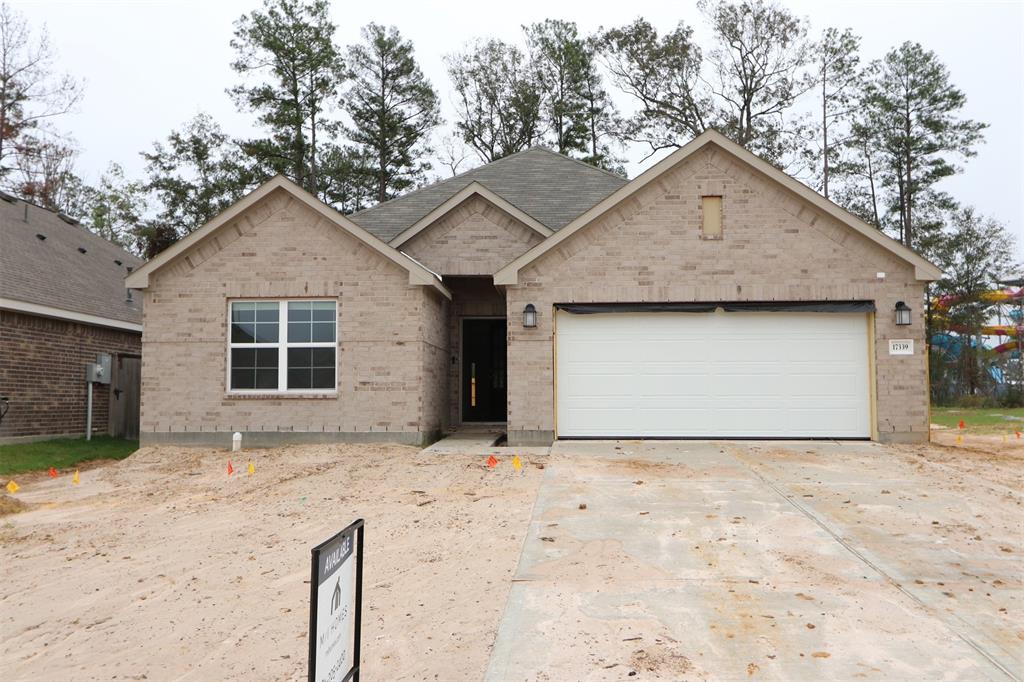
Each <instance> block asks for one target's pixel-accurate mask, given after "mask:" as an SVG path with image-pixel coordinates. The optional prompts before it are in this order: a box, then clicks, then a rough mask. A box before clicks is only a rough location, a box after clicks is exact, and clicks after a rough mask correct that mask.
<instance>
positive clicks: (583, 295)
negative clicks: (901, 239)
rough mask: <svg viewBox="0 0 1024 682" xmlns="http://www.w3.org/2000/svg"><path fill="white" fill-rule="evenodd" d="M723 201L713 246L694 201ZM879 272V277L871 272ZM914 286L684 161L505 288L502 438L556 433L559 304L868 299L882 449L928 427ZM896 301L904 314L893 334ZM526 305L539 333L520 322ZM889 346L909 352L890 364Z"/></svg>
mask: <svg viewBox="0 0 1024 682" xmlns="http://www.w3.org/2000/svg"><path fill="white" fill-rule="evenodd" d="M702 195H722V196H723V197H724V200H723V239H722V240H702V239H700V197H701V196H702ZM878 272H885V273H886V278H885V279H884V280H882V279H878V278H877V277H876V273H878ZM923 295H924V292H923V283H922V282H918V281H916V280H915V279H914V272H913V268H912V266H910V265H909V264H907V263H906V262H904V261H902V260H900V259H898V258H897V257H895V256H894V255H892V254H891V253H890V252H888V251H887V250H885V249H883V248H882V247H880V246H878V245H877V244H875V243H873V242H872V241H870V240H868V239H867V238H865V237H863V236H861V235H858V234H856V233H855V232H854V231H853V230H851V229H850V228H848V227H846V226H844V225H842V224H841V223H839V222H838V221H836V220H835V219H833V218H831V217H828V216H826V215H825V214H824V213H822V212H820V211H819V210H817V209H815V208H814V207H813V206H812V205H810V204H808V203H807V202H805V201H803V200H802V199H800V198H799V197H797V196H796V195H794V194H792V193H790V192H788V191H787V190H785V189H784V188H783V187H782V186H781V185H779V184H777V183H775V182H774V181H772V180H770V179H769V178H767V177H766V176H763V175H761V174H760V173H757V172H756V171H754V170H753V169H751V168H750V167H749V166H747V165H746V164H744V163H743V162H741V161H739V160H737V159H735V158H734V157H732V156H731V155H729V154H728V153H726V152H724V151H722V150H719V149H717V148H715V147H713V146H712V147H709V148H707V149H705V150H704V151H701V152H699V153H697V154H695V155H694V156H692V157H690V158H688V159H685V160H684V161H682V162H681V163H680V165H678V166H677V167H675V168H674V169H672V170H671V171H669V172H667V173H666V174H664V175H662V176H661V177H660V178H659V179H657V180H655V181H654V182H652V183H651V184H650V185H648V186H647V187H645V188H644V189H642V190H641V191H640V192H638V193H637V194H636V195H634V196H633V197H632V198H630V199H629V200H627V201H626V202H624V203H623V204H620V205H619V206H618V207H616V208H615V209H614V210H612V211H610V212H609V213H607V214H606V215H604V216H602V217H601V218H600V219H598V220H597V221H596V222H594V223H593V224H591V225H589V226H587V227H585V228H584V229H582V230H581V231H579V232H578V233H576V234H575V235H573V237H572V238H570V239H567V240H566V241H565V242H564V243H563V244H561V245H560V246H558V247H557V248H555V249H553V250H551V251H549V252H548V253H547V254H545V255H544V256H543V257H541V258H540V259H539V260H538V261H536V262H535V263H533V264H531V265H529V266H528V267H526V268H525V269H524V270H523V271H521V272H520V274H519V282H518V284H517V285H516V286H510V287H508V291H507V309H508V318H509V320H510V321H511V323H510V324H509V351H508V357H509V369H508V372H509V424H508V428H509V433H510V442H513V441H514V440H515V438H514V437H513V435H512V434H519V437H521V438H523V439H525V438H527V437H529V436H530V434H533V435H535V436H536V435H543V434H544V433H545V432H552V431H554V429H555V423H554V387H553V376H554V372H553V369H554V357H553V350H552V347H553V344H552V322H553V312H554V311H553V305H554V304H555V303H567V302H640V301H770V300H791V301H799V300H814V301H818V300H872V301H874V302H875V304H876V306H877V308H878V314H877V315H876V324H875V329H876V332H875V364H876V368H877V370H876V380H877V382H876V383H877V415H878V419H877V429H878V431H879V436H880V438H881V439H883V440H894V439H924V438H926V437H927V428H928V398H927V386H926V368H925V356H924V352H925V347H924V320H923V317H922V315H921V301H922V298H923ZM898 300H903V301H906V302H907V303H908V304H909V305H910V306H911V307H913V308H914V321H913V324H912V325H911V326H910V327H900V328H897V327H896V326H895V323H894V315H893V312H892V311H893V307H894V305H895V303H896V301H898ZM527 303H533V304H534V305H535V306H536V307H537V309H538V310H539V311H540V317H539V321H538V326H537V328H536V329H524V328H523V327H522V323H521V321H520V320H519V318H518V317H517V316H518V315H521V311H522V309H523V307H524V306H525V305H526V304H527ZM890 338H912V339H914V340H915V347H914V352H915V355H913V356H911V357H907V356H894V357H891V356H889V355H888V343H887V340H888V339H890Z"/></svg>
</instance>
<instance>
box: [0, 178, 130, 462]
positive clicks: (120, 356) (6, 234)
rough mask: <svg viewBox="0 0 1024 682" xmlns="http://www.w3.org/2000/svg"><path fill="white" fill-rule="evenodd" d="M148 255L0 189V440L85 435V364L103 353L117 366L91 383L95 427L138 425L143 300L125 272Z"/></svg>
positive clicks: (124, 432)
mask: <svg viewBox="0 0 1024 682" xmlns="http://www.w3.org/2000/svg"><path fill="white" fill-rule="evenodd" d="M142 262H143V261H142V260H141V259H139V258H137V257H135V256H133V255H132V254H130V253H128V252H126V251H124V250H123V249H121V248H120V247H118V246H116V245H114V244H111V243H110V242H108V241H106V240H105V239H103V238H101V237H99V236H97V235H96V234H94V233H92V232H90V231H89V230H87V229H86V228H84V227H82V226H81V225H79V224H77V223H76V222H75V221H74V220H73V219H71V218H68V217H67V216H64V215H61V214H59V213H55V212H53V211H49V210H46V209H44V208H41V207H39V206H36V205H34V204H31V203H28V202H25V201H20V200H18V199H15V198H14V197H11V196H9V195H6V194H0V397H3V398H6V399H7V401H8V405H9V409H8V411H7V413H6V415H5V416H4V417H3V420H2V421H0V442H10V441H18V440H37V439H41V438H49V437H55V436H84V435H85V430H86V405H87V402H88V401H87V384H86V375H85V368H86V364H87V363H91V362H95V361H96V358H97V354H99V353H106V354H110V355H111V356H112V360H113V370H114V372H118V370H120V373H119V374H117V376H116V377H115V383H113V384H99V383H97V384H94V385H93V418H92V425H93V432H94V433H107V432H109V431H110V430H111V427H113V428H114V430H115V431H117V432H118V433H117V435H121V436H134V435H135V434H136V433H137V431H138V409H137V407H135V404H136V402H137V388H136V387H134V386H132V385H131V384H132V383H133V381H132V378H133V372H135V373H137V369H136V367H134V366H137V365H138V364H139V362H140V361H139V355H140V353H141V350H142V302H141V300H139V299H141V297H140V296H135V297H134V299H133V300H129V290H128V289H126V288H125V284H124V278H125V276H126V275H127V274H128V272H129V271H130V270H131V269H132V268H134V267H138V266H140V265H142ZM133 365H134V366H133ZM121 383H125V384H126V385H125V386H122V385H121ZM111 406H113V407H114V409H113V410H112V409H111ZM133 410H134V414H133Z"/></svg>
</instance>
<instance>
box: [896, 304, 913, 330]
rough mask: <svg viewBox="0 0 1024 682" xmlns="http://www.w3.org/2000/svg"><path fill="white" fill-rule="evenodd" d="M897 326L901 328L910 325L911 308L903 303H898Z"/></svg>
mask: <svg viewBox="0 0 1024 682" xmlns="http://www.w3.org/2000/svg"><path fill="white" fill-rule="evenodd" d="M896 324H897V325H899V326H900V327H905V326H907V325H908V324H910V306H908V305H907V304H906V303H904V302H903V301H896Z"/></svg>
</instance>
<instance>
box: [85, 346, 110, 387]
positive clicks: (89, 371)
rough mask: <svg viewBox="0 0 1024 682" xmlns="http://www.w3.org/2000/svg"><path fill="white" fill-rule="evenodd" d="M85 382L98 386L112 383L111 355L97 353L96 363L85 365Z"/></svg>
mask: <svg viewBox="0 0 1024 682" xmlns="http://www.w3.org/2000/svg"><path fill="white" fill-rule="evenodd" d="M85 380H86V381H91V382H93V383H96V384H109V383H110V353H97V354H96V362H90V363H87V364H86V365H85Z"/></svg>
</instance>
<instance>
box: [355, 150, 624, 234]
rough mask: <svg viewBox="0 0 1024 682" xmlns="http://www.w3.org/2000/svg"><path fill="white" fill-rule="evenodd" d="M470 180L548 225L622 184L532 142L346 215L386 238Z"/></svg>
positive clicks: (568, 218) (556, 223) (554, 228)
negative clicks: (531, 145)
mask: <svg viewBox="0 0 1024 682" xmlns="http://www.w3.org/2000/svg"><path fill="white" fill-rule="evenodd" d="M474 181H475V182H478V183H480V184H481V185H483V186H485V187H487V189H489V190H491V191H492V192H493V193H494V194H497V195H498V196H500V197H501V198H502V199H504V200H505V201H507V202H508V203H509V204H511V205H512V206H515V207H516V208H517V209H519V210H520V211H521V212H523V213H525V214H527V215H528V216H530V217H532V218H533V219H534V220H536V221H537V222H538V223H540V224H541V225H543V226H544V227H546V228H548V229H549V230H552V231H557V230H559V229H561V228H562V227H564V226H565V225H567V224H568V223H569V222H571V221H572V220H573V219H574V218H576V217H577V216H578V215H580V214H581V213H583V212H584V211H586V210H587V209H588V208H590V207H591V206H593V205H594V204H596V203H597V202H599V201H601V199H603V198H605V197H606V196H608V195H609V194H611V193H612V192H614V191H615V190H617V189H619V188H620V187H622V186H623V185H625V184H626V180H625V178H621V177H619V176H618V175H615V174H613V173H609V172H608V171H604V170H601V169H600V168H595V167H594V166H591V165H589V164H586V163H583V162H582V161H578V160H576V159H571V158H569V157H568V156H563V155H562V154H558V153H555V152H553V151H551V150H549V149H545V148H544V147H531V148H529V149H526V150H524V151H521V152H519V153H517V154H512V155H511V156H506V157H505V158H503V159H498V160H497V161H492V162H491V163H488V164H486V165H484V166H480V167H479V168H474V169H472V170H469V171H466V172H465V173H462V174H460V175H457V176H455V177H454V178H449V179H448V180H443V181H441V182H437V183H434V184H433V185H427V186H426V187H422V188H420V189H417V190H414V191H412V192H409V193H408V194H405V195H402V196H400V197H397V198H395V199H391V200H390V201H385V202H384V203H382V204H378V205H376V206H374V207H373V208H368V209H366V210H363V211H360V212H359V213H355V214H353V215H351V216H349V217H350V218H351V219H352V221H353V222H355V223H356V224H358V225H360V226H362V227H363V228H365V229H366V230H367V231H368V232H370V233H371V234H373V235H375V236H376V237H378V238H380V239H382V240H384V241H386V242H390V241H392V240H393V239H395V237H397V236H399V235H400V234H402V233H403V232H405V231H406V230H408V229H409V228H411V227H412V226H413V225H415V224H416V223H417V222H419V221H420V220H422V219H423V218H424V217H425V216H427V215H428V214H430V213H431V212H433V211H434V210H435V209H437V208H438V207H439V206H441V205H442V204H443V203H445V202H446V201H448V200H449V199H451V198H452V197H453V196H454V195H456V194H457V193H459V192H460V191H462V190H463V189H465V188H466V187H467V186H468V185H470V184H471V183H473V182H474Z"/></svg>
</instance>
